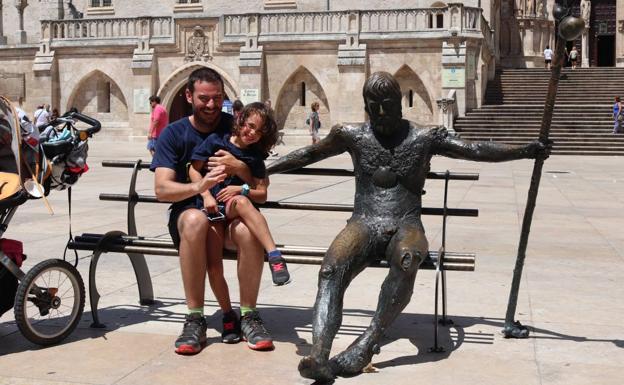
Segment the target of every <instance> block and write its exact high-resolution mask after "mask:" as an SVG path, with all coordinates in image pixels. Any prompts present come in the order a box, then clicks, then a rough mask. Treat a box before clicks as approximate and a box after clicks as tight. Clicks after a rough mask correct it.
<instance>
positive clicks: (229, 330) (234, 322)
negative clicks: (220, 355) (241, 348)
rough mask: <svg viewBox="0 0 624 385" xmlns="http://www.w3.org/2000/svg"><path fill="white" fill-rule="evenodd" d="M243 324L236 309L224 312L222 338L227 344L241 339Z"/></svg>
mask: <svg viewBox="0 0 624 385" xmlns="http://www.w3.org/2000/svg"><path fill="white" fill-rule="evenodd" d="M240 334H241V326H240V320H239V319H238V314H236V312H235V311H234V310H230V311H229V312H227V313H225V314H223V332H222V333H221V340H222V341H223V343H226V344H235V343H237V342H239V341H240V339H241V338H240Z"/></svg>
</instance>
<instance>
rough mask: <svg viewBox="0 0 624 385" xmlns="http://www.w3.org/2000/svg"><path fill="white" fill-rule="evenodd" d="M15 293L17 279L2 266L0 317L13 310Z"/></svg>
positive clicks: (0, 273)
mask: <svg viewBox="0 0 624 385" xmlns="http://www.w3.org/2000/svg"><path fill="white" fill-rule="evenodd" d="M16 292H17V278H15V276H14V275H13V274H11V273H10V272H9V271H8V270H7V269H5V268H4V266H0V317H2V315H3V314H4V313H6V312H7V311H9V310H11V309H13V305H14V304H15V293H16Z"/></svg>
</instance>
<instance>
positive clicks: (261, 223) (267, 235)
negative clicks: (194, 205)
mask: <svg viewBox="0 0 624 385" xmlns="http://www.w3.org/2000/svg"><path fill="white" fill-rule="evenodd" d="M225 215H226V218H227V219H228V220H231V219H234V218H237V217H238V218H240V219H241V221H242V222H243V223H244V224H245V225H246V226H247V228H248V229H249V231H251V233H252V234H253V236H254V237H256V238H257V239H258V241H259V242H260V244H261V245H262V247H264V249H265V250H266V252H267V257H268V260H269V268H270V269H271V277H272V278H273V283H274V284H276V285H284V284H287V283H288V282H290V273H289V272H288V267H287V266H286V261H285V260H284V258H282V253H280V251H279V250H277V248H276V246H275V241H274V240H273V237H272V236H271V232H270V231H269V225H268V224H267V222H266V219H264V216H263V215H262V214H261V213H260V212H259V211H258V210H256V208H255V207H253V205H252V204H251V202H250V201H249V199H248V198H247V197H244V196H241V195H239V196H236V197H235V198H233V199H232V200H230V201H228V202H227V204H226V206H225Z"/></svg>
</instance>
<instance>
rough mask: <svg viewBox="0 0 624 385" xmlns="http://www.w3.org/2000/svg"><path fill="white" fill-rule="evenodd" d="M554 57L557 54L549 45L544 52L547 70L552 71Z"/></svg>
mask: <svg viewBox="0 0 624 385" xmlns="http://www.w3.org/2000/svg"><path fill="white" fill-rule="evenodd" d="M553 56H555V53H554V52H553V50H552V49H550V46H549V45H547V46H546V49H545V50H544V66H546V69H550V67H551V65H552V59H553Z"/></svg>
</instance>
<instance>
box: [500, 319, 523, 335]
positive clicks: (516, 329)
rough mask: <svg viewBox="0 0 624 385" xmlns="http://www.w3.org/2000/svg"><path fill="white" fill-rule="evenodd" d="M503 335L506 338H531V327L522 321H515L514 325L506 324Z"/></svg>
mask: <svg viewBox="0 0 624 385" xmlns="http://www.w3.org/2000/svg"><path fill="white" fill-rule="evenodd" d="M503 335H504V336H505V338H529V328H527V327H526V326H524V325H522V324H521V323H520V321H514V323H513V324H512V325H505V328H504V329H503Z"/></svg>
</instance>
